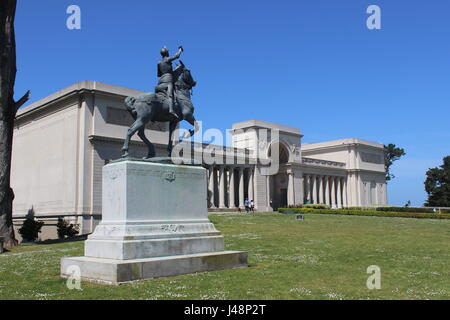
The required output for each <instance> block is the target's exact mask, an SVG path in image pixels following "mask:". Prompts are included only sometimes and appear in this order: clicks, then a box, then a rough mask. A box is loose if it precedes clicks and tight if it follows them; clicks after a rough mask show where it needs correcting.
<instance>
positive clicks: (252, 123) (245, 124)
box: [231, 120, 303, 138]
mask: <svg viewBox="0 0 450 320" xmlns="http://www.w3.org/2000/svg"><path fill="white" fill-rule="evenodd" d="M249 128H263V129H275V130H279V131H280V132H283V133H287V134H289V135H293V136H297V137H300V138H302V137H303V134H301V132H300V129H299V128H295V127H291V126H286V125H283V124H277V123H273V122H268V121H263V120H247V121H242V122H236V123H233V125H232V129H231V131H235V130H241V129H249Z"/></svg>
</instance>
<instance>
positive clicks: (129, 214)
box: [61, 160, 247, 284]
mask: <svg viewBox="0 0 450 320" xmlns="http://www.w3.org/2000/svg"><path fill="white" fill-rule="evenodd" d="M206 183H207V180H206V170H205V169H204V168H202V167H200V166H187V165H174V164H167V163H158V162H147V161H130V160H124V161H119V162H115V163H111V164H108V165H106V166H105V167H104V168H103V183H102V190H103V191H102V221H101V223H100V224H99V225H98V226H97V227H96V229H95V231H94V233H93V234H92V235H90V236H89V237H88V239H87V240H86V242H85V256H84V257H72V258H63V259H62V260H61V275H62V276H63V277H67V276H69V274H68V273H69V271H67V270H68V268H69V267H70V268H69V270H73V266H78V267H79V270H80V272H81V278H82V279H84V280H88V281H94V282H101V283H107V284H120V283H123V282H128V281H137V280H144V279H149V278H157V277H163V276H173V275H178V274H185V273H193V272H203V271H211V270H219V269H226V268H237V267H245V266H247V253H245V252H237V251H224V239H223V236H222V235H221V233H220V232H219V231H218V230H217V229H216V228H215V227H214V225H213V224H212V223H211V222H210V221H209V219H208V211H207V184H206Z"/></svg>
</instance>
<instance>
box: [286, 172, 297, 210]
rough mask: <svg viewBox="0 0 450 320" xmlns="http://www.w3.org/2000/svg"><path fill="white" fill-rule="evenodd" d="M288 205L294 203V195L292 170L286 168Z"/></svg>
mask: <svg viewBox="0 0 450 320" xmlns="http://www.w3.org/2000/svg"><path fill="white" fill-rule="evenodd" d="M287 174H288V190H287V194H288V198H287V201H288V206H294V205H295V195H294V173H293V172H292V170H288V172H287Z"/></svg>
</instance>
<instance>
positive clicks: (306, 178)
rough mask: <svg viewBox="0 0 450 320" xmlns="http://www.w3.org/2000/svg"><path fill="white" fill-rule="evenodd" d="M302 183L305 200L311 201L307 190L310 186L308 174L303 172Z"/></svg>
mask: <svg viewBox="0 0 450 320" xmlns="http://www.w3.org/2000/svg"><path fill="white" fill-rule="evenodd" d="M304 184H305V186H304V187H303V190H304V191H305V202H307V201H311V198H310V192H309V190H310V186H309V175H308V174H305V178H304Z"/></svg>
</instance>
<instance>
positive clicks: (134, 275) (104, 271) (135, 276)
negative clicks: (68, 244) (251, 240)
mask: <svg viewBox="0 0 450 320" xmlns="http://www.w3.org/2000/svg"><path fill="white" fill-rule="evenodd" d="M74 266H78V267H79V270H80V275H81V280H85V281H89V282H95V283H102V284H109V285H119V284H122V283H127V282H131V281H140V280H146V279H152V278H159V277H167V276H175V275H180V274H187V273H195V272H206V271H214V270H222V269H230V268H242V267H247V253H246V252H239V251H221V252H214V253H201V254H190V255H178V256H170V257H157V258H146V259H134V260H113V259H101V258H92V257H71V258H63V259H62V260H61V276H62V277H66V278H67V277H69V276H70V274H68V272H67V270H68V268H69V267H70V270H73V267H74Z"/></svg>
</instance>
